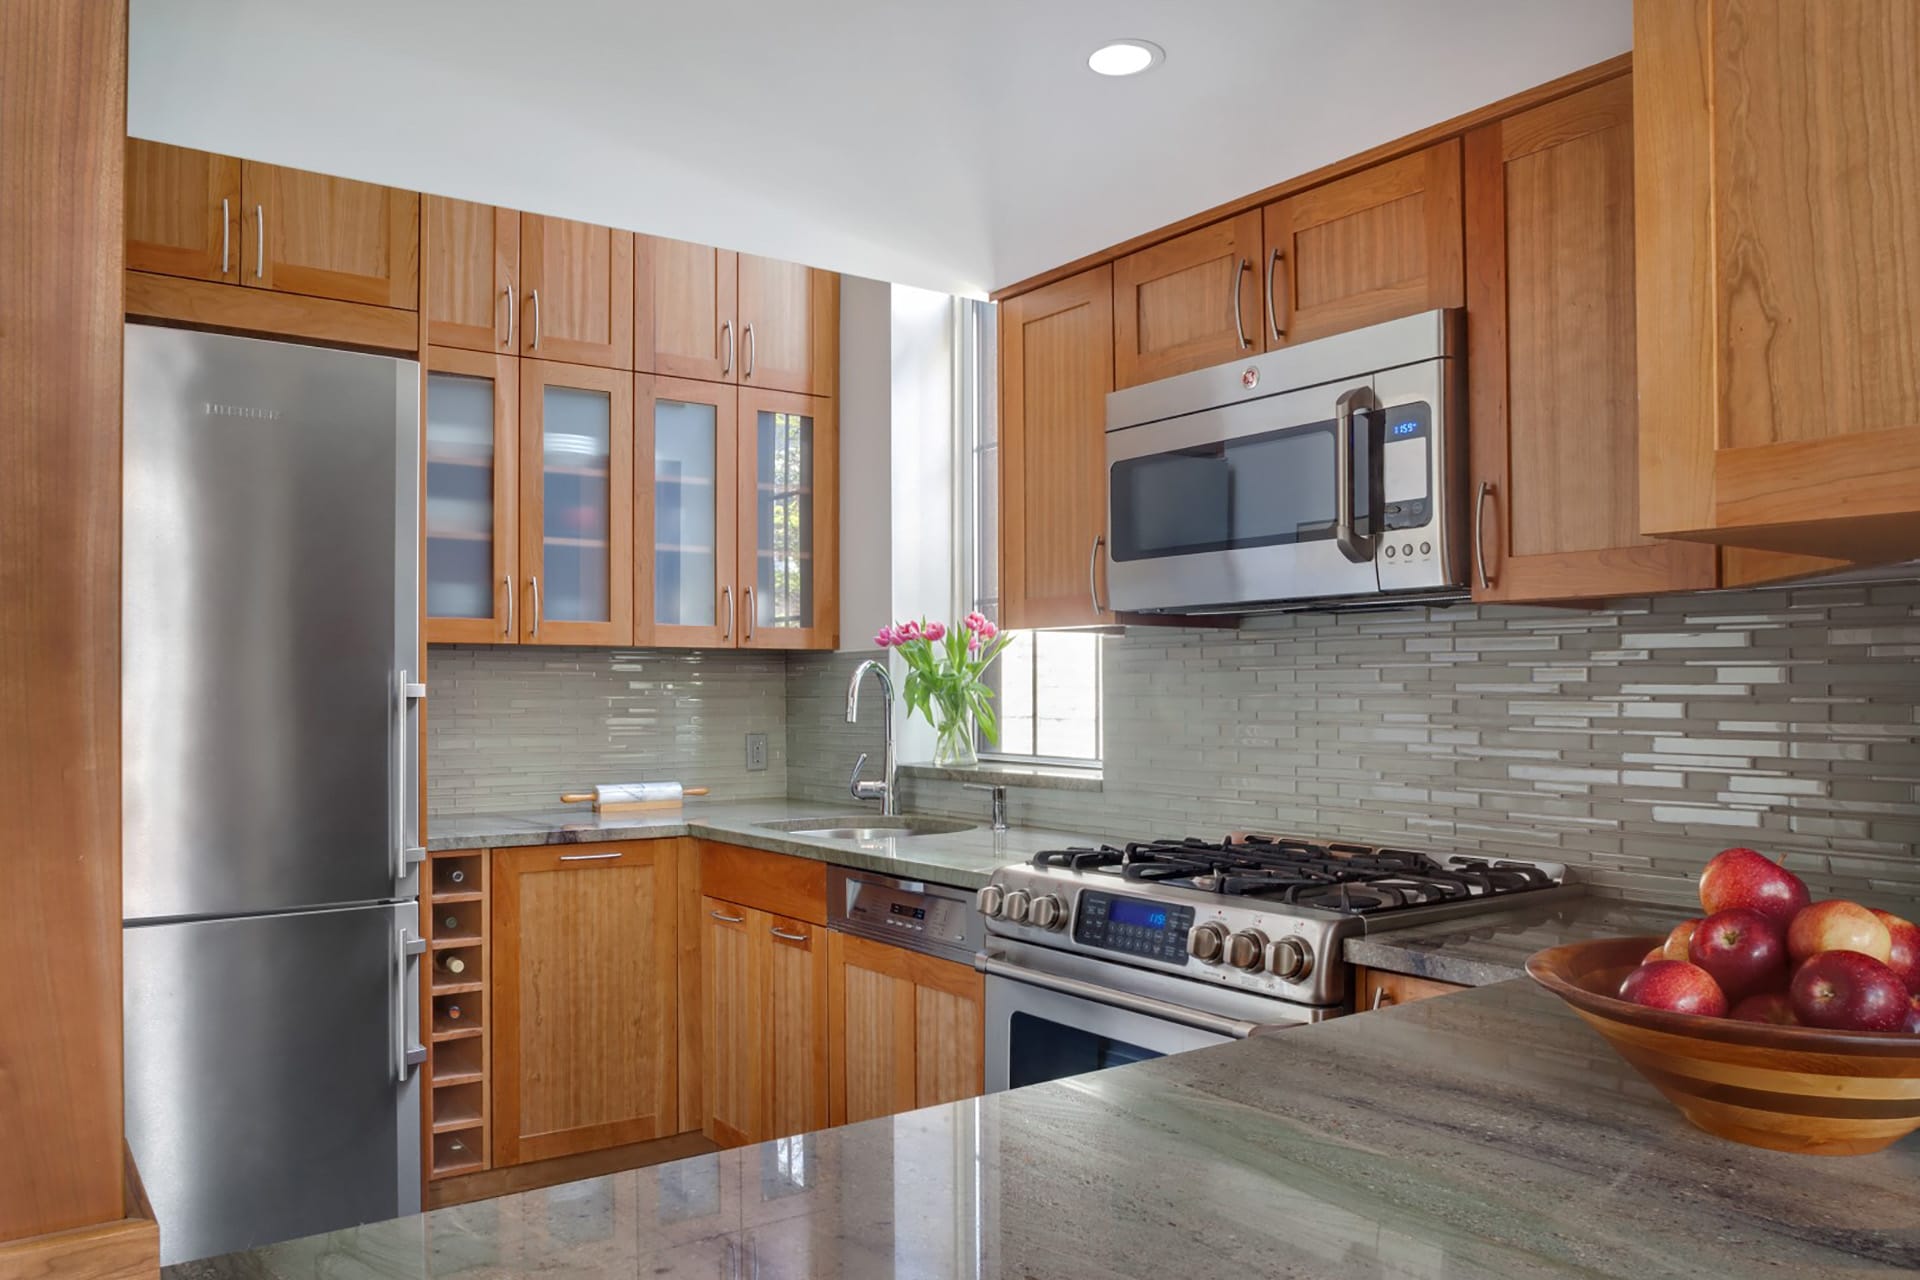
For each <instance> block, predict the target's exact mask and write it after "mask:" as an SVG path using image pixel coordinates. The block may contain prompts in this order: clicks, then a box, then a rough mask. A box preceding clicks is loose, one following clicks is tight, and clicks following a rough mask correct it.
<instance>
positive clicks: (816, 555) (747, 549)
mask: <svg viewBox="0 0 1920 1280" xmlns="http://www.w3.org/2000/svg"><path fill="white" fill-rule="evenodd" d="M740 423H741V443H740V452H741V458H740V469H739V470H740V503H741V514H742V517H743V518H742V521H741V545H740V579H741V589H742V592H743V593H744V596H745V599H744V600H743V604H744V614H745V616H744V617H743V619H742V623H741V636H740V643H741V644H743V645H749V646H752V647H755V648H769V649H801V648H815V647H831V646H832V645H833V644H834V643H835V641H836V639H837V635H838V631H839V621H840V618H839V614H840V601H839V591H838V582H837V579H836V575H835V573H834V565H835V562H836V560H837V547H836V545H835V538H836V533H837V530H838V527H839V514H838V511H837V508H836V505H835V490H836V483H837V480H836V474H835V472H836V467H835V460H836V458H837V457H838V454H839V446H838V439H837V432H836V429H835V423H834V417H833V402H832V401H831V400H828V399H825V398H822V397H815V396H801V395H793V394H790V393H786V392H766V391H750V390H747V389H746V388H742V389H741V392H740Z"/></svg>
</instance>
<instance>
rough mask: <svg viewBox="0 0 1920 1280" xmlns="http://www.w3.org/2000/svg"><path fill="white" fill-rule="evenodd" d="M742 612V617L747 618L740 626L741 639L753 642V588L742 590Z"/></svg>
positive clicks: (743, 588)
mask: <svg viewBox="0 0 1920 1280" xmlns="http://www.w3.org/2000/svg"><path fill="white" fill-rule="evenodd" d="M740 612H741V614H742V615H744V618H745V620H744V621H743V622H742V623H741V624H740V638H741V639H742V640H745V641H748V642H751V641H752V640H753V588H752V587H742V588H740Z"/></svg>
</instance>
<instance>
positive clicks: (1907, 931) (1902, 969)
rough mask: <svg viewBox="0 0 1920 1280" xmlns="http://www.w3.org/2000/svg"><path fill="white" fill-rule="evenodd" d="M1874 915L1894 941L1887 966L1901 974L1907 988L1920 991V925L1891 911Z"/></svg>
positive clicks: (1901, 979)
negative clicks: (1885, 927)
mask: <svg viewBox="0 0 1920 1280" xmlns="http://www.w3.org/2000/svg"><path fill="white" fill-rule="evenodd" d="M1873 915H1874V918H1875V919H1876V920H1878V921H1879V922H1880V923H1881V924H1883V925H1885V926H1887V936H1888V937H1889V938H1890V939H1891V940H1892V943H1893V946H1892V950H1891V953H1890V954H1889V956H1888V958H1887V968H1889V969H1891V970H1893V971H1894V972H1895V973H1897V974H1899V975H1900V981H1902V982H1904V983H1906V984H1907V990H1909V991H1912V992H1915V993H1920V925H1916V924H1914V923H1913V921H1911V920H1902V919H1901V918H1900V917H1899V916H1897V915H1895V914H1893V912H1891V911H1876V912H1874V913H1873Z"/></svg>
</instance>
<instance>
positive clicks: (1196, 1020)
mask: <svg viewBox="0 0 1920 1280" xmlns="http://www.w3.org/2000/svg"><path fill="white" fill-rule="evenodd" d="M973 967H974V968H976V969H978V970H979V971H980V972H981V973H983V974H985V975H987V976H988V977H989V978H1005V979H1007V980H1008V981H1009V982H1021V983H1025V984H1026V985H1027V986H1030V987H1040V988H1043V989H1045V990H1047V991H1058V992H1060V993H1061V994H1062V995H1069V996H1075V997H1077V998H1079V999H1081V1000H1089V1001H1092V1002H1093V1003H1094V1004H1104V1005H1107V1006H1109V1007H1111V1008H1115V1009H1125V1010H1127V1011H1128V1012H1129V1013H1138V1014H1141V1015H1143V1016H1145V1017H1149V1018H1159V1019H1160V1020H1161V1021H1163V1022H1176V1023H1179V1024H1180V1025H1181V1026H1184V1027H1193V1028H1194V1029H1195V1030H1198V1031H1206V1032H1211V1033H1212V1034H1214V1035H1216V1036H1227V1037H1229V1038H1230V1039H1234V1040H1245V1039H1246V1038H1247V1037H1248V1036H1254V1035H1260V1034H1262V1033H1264V1032H1268V1031H1273V1030H1277V1029H1278V1024H1274V1023H1264V1022H1248V1021H1245V1020H1244V1019H1241V1018H1226V1017H1222V1016H1221V1015H1219V1014H1217V1013H1207V1012H1205V1011H1204V1010H1201V1009H1189V1008H1187V1007H1185V1006H1184V1005H1177V1004H1173V1003H1171V1002H1169V1001H1166V1000H1156V999H1154V998H1153V997H1152V996H1141V995H1135V994H1133V993H1132V992H1130V991H1116V990H1114V989H1113V988H1112V987H1103V986H1101V985H1099V984H1098V983H1093V982H1086V981H1083V980H1081V979H1079V978H1069V977H1066V976H1064V975H1062V974H1057V973H1042V972H1041V971H1039V970H1037V969H1029V968H1027V967H1026V966H1025V965H1019V964H1014V963H1011V962H1010V961H1007V960H1002V959H1001V958H1000V957H998V956H994V955H989V954H988V953H986V952H984V951H982V952H980V953H979V954H978V955H976V956H974V958H973Z"/></svg>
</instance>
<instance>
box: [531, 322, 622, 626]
mask: <svg viewBox="0 0 1920 1280" xmlns="http://www.w3.org/2000/svg"><path fill="white" fill-rule="evenodd" d="M519 523H520V530H519V532H520V568H521V572H522V573H524V574H525V575H526V585H525V588H524V594H523V599H522V601H521V610H520V613H519V627H518V631H519V639H520V641H521V643H523V644H568V645H579V644H627V643H630V641H631V639H632V635H633V553H634V537H633V375H631V374H627V373H618V372H615V371H614V370H612V369H595V368H590V367H588V366H585V365H576V364H560V363H558V362H556V361H551V360H522V361H520V522H519Z"/></svg>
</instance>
